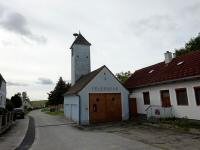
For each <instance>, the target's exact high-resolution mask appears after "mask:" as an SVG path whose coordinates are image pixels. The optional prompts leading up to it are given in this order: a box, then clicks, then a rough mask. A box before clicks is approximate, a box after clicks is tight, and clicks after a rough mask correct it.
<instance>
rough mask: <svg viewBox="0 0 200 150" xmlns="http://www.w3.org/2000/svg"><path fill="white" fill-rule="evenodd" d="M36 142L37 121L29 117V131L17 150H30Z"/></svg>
mask: <svg viewBox="0 0 200 150" xmlns="http://www.w3.org/2000/svg"><path fill="white" fill-rule="evenodd" d="M34 140H35V121H34V118H33V117H31V116H29V124H28V129H27V131H26V135H25V137H24V139H23V141H22V143H21V144H20V145H19V146H18V147H17V148H16V149H15V150H28V149H29V148H30V147H31V145H32V144H33V142H34Z"/></svg>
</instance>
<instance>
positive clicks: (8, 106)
mask: <svg viewBox="0 0 200 150" xmlns="http://www.w3.org/2000/svg"><path fill="white" fill-rule="evenodd" d="M6 109H7V110H8V111H12V110H13V109H14V104H13V103H12V102H11V100H10V99H6Z"/></svg>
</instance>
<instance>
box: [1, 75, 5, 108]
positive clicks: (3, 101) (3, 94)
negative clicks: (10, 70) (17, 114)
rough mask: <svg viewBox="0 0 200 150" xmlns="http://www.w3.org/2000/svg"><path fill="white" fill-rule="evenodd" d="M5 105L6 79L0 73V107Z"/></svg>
mask: <svg viewBox="0 0 200 150" xmlns="http://www.w3.org/2000/svg"><path fill="white" fill-rule="evenodd" d="M5 106H6V81H5V80H4V78H3V77H2V75H1V74H0V107H2V108H5Z"/></svg>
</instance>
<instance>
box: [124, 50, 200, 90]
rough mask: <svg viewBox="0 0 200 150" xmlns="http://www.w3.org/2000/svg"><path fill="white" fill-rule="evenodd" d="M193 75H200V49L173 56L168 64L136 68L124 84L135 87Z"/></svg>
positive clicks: (128, 87)
mask: <svg viewBox="0 0 200 150" xmlns="http://www.w3.org/2000/svg"><path fill="white" fill-rule="evenodd" d="M193 77H200V51H195V52H192V53H190V54H188V55H186V56H182V57H177V58H173V60H172V61H171V62H170V63H168V64H165V62H160V63H158V64H155V65H152V66H149V67H146V68H142V69H140V70H136V71H135V72H134V73H133V74H132V75H131V77H130V78H129V79H128V80H127V81H126V82H125V84H124V85H125V87H126V88H127V89H134V88H137V87H143V86H149V85H155V84H161V83H164V82H170V81H176V80H182V79H183V80H184V79H186V78H193Z"/></svg>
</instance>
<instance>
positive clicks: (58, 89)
mask: <svg viewBox="0 0 200 150" xmlns="http://www.w3.org/2000/svg"><path fill="white" fill-rule="evenodd" d="M70 87H71V85H70V84H69V83H67V84H66V83H65V81H63V79H62V77H60V78H59V80H58V82H57V84H56V86H55V88H54V90H53V91H50V92H49V93H47V94H48V103H47V104H49V105H52V104H53V105H58V104H63V101H64V96H63V94H64V93H66V92H67V90H68V89H69V88H70Z"/></svg>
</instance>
